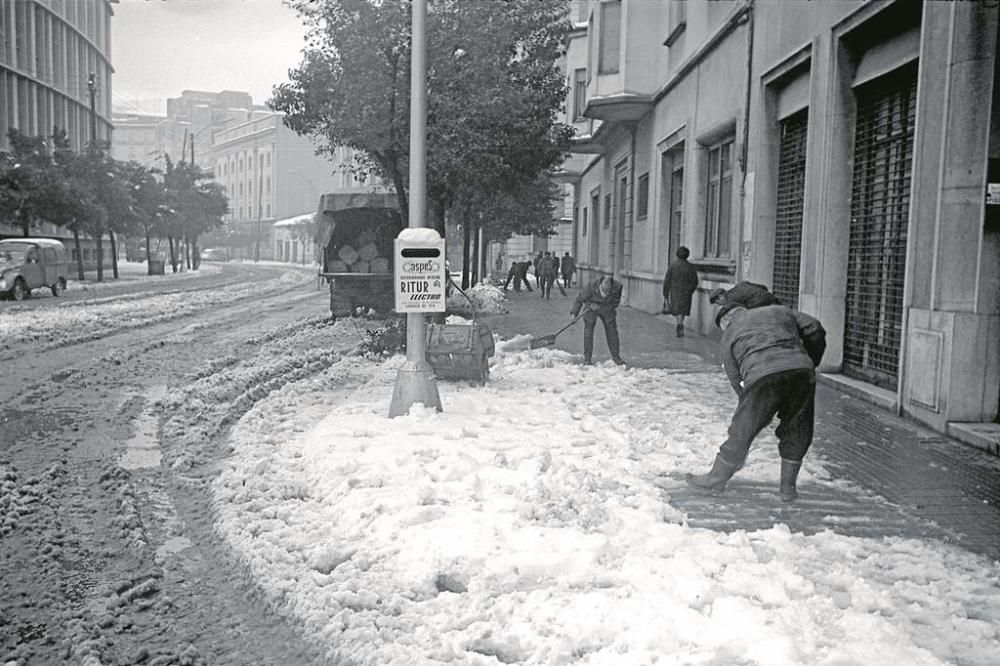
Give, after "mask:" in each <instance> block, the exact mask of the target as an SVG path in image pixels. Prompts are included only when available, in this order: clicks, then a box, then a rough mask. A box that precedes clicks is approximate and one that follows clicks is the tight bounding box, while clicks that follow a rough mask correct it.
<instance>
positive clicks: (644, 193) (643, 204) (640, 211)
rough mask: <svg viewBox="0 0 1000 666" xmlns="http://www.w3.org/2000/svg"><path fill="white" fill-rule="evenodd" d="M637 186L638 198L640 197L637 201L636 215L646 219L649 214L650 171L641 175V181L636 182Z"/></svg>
mask: <svg viewBox="0 0 1000 666" xmlns="http://www.w3.org/2000/svg"><path fill="white" fill-rule="evenodd" d="M636 186H637V187H638V188H639V191H638V192H636V198H637V199H638V201H637V202H636V212H635V216H636V218H638V219H640V220H644V219H646V216H647V215H649V173H648V172H647V173H644V174H642V175H641V176H639V182H638V183H636Z"/></svg>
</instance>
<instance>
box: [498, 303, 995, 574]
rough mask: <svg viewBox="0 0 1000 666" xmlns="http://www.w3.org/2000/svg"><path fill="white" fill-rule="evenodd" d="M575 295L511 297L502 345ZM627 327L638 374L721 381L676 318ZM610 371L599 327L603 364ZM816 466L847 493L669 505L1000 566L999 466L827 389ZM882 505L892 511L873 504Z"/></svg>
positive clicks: (542, 326)
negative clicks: (678, 332) (949, 547)
mask: <svg viewBox="0 0 1000 666" xmlns="http://www.w3.org/2000/svg"><path fill="white" fill-rule="evenodd" d="M577 294H579V289H577V288H573V289H570V290H568V294H567V296H562V295H561V294H559V292H558V290H556V291H555V292H554V293H553V295H552V297H551V299H542V298H541V297H540V295H539V293H538V291H534V292H530V293H529V292H521V293H517V292H514V291H513V290H511V291H509V292H507V297H508V307H509V309H510V312H509V313H508V314H506V315H497V316H494V317H492V318H490V321H489V323H490V325H491V326H493V328H494V330H495V331H496V332H497V333H498V334H499V335H500V336H501V337H511V336H513V335H516V334H520V333H531V334H533V335H535V336H540V335H545V334H547V333H552V332H555V331H557V330H558V329H559V328H561V327H562V326H563V325H565V324H566V323H567V322H568V321H569V319H570V315H569V310H570V308H571V307H572V304H573V299H574V298H575V297H576V296H577ZM618 326H619V331H620V333H621V339H622V357H623V358H624V359H625V361H626V363H627V364H628V366H629V367H635V368H664V369H668V370H673V371H676V372H679V373H680V372H683V373H721V372H722V369H721V360H720V357H719V354H718V351H717V348H718V343H717V341H716V340H712V339H710V338H707V337H703V336H699V335H697V334H693V333H690V332H689V333H688V336H687V337H684V338H676V337H674V320H673V318H672V317H669V316H664V315H651V314H649V313H646V312H642V311H639V310H634V309H632V308H627V307H623V308H620V309H619V311H618ZM555 347H557V348H558V349H562V350H564V351H568V352H571V353H574V354H580V355H581V356H582V353H583V326H582V324H581V323H578V324H576V325H574V326H573V327H571V328H569V329H568V330H566V331H565V332H564V333H562V334H561V335H560V336H559V337H558V338H557V340H556V344H555ZM607 359H608V352H607V345H606V343H605V341H604V332H603V330H602V327H601V325H600V323H598V326H597V331H596V333H595V339H594V360H595V361H596V362H598V363H600V362H602V361H605V360H607ZM720 443H721V442H720ZM751 455H753V454H752V453H751ZM810 460H821V461H822V463H823V466H824V467H826V469H827V470H828V471H829V472H830V473H831V475H832V476H833V478H834V479H838V480H841V481H843V482H845V483H841V484H837V485H836V489H835V490H833V491H828V490H827V489H826V488H825V487H824V492H823V494H822V495H820V494H818V493H811V492H810V488H809V486H808V485H805V486H804V487H802V488H800V490H801V495H800V499H799V500H798V501H796V502H795V503H793V504H791V505H787V504H782V503H781V502H780V501H778V500H777V498H776V494H775V493H774V489H773V488H771V487H769V486H768V487H762V486H761V484H759V483H752V482H747V481H741V480H740V477H739V475H737V476H736V477H735V478H734V479H733V481H732V482H731V483H730V485H729V486H728V487H727V491H726V492H725V493H724V494H723V495H721V496H718V497H713V496H706V495H701V494H699V493H695V492H691V493H682V494H678V493H676V492H674V493H672V494H671V498H672V499H671V503H672V504H673V505H674V506H675V507H676V508H678V509H680V510H682V511H684V512H685V513H686V514H687V515H688V522H689V524H691V525H693V526H699V527H708V528H712V529H718V530H723V531H730V530H735V529H767V528H770V527H772V526H773V525H775V524H778V523H784V524H787V525H788V526H789V528H790V529H792V530H793V531H800V532H804V533H810V534H811V533H815V532H821V531H823V530H832V531H834V532H837V533H841V534H846V535H853V536H866V537H875V538H879V537H909V538H936V539H941V540H944V541H949V542H952V543H954V544H956V545H957V546H959V547H961V548H963V549H966V550H968V551H971V552H974V553H978V554H981V555H986V556H987V557H990V558H993V559H997V560H1000V459H997V458H995V457H992V456H990V455H989V454H987V453H985V452H983V451H981V450H979V449H976V448H972V447H970V446H967V445H965V444H962V443H961V442H959V441H958V440H955V439H951V438H949V437H947V436H945V435H942V434H940V433H937V432H934V431H932V430H929V429H927V428H924V427H923V426H921V425H919V424H917V423H914V422H912V421H909V420H906V419H903V418H899V417H897V416H895V415H894V414H892V413H890V412H887V411H883V410H881V409H880V408H878V407H875V406H873V405H871V404H869V403H868V402H865V401H862V400H860V399H857V398H855V397H852V396H849V395H847V394H844V393H841V392H840V391H837V390H836V389H834V388H831V387H829V386H826V385H823V384H819V385H817V389H816V432H815V438H814V441H813V446H812V448H811V450H810V453H809V456H807V458H806V462H805V464H806V466H808V465H809V463H810ZM697 471H703V470H697ZM879 496H880V497H882V498H884V499H885V500H888V503H884V502H877V501H873V500H874V498H875V497H879Z"/></svg>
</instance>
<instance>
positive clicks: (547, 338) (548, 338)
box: [531, 309, 587, 349]
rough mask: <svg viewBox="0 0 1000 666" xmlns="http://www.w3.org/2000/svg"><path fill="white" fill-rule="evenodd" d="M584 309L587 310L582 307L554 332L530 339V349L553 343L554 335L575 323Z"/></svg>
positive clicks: (554, 341)
mask: <svg viewBox="0 0 1000 666" xmlns="http://www.w3.org/2000/svg"><path fill="white" fill-rule="evenodd" d="M586 311H587V310H586V309H584V310H583V311H582V312H580V314H578V315H577V316H575V317H573V319H572V320H570V322H569V323H568V324H566V325H565V326H563V327H562V328H560V329H559V330H558V331H556V332H555V333H552V334H550V335H543V336H542V337H540V338H535V339H534V340H532V341H531V348H532V349H540V348H542V347H548V346H549V345H554V344H555V343H556V336H557V335H559V334H560V333H562V332H563V331H565V330H566V329H567V328H569V327H570V326H572V325H573V324H575V323H576V322H577V320H578V319H579V318H580V317H582V316H583V313H584V312H586Z"/></svg>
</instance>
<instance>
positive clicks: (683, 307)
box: [663, 259, 698, 316]
mask: <svg viewBox="0 0 1000 666" xmlns="http://www.w3.org/2000/svg"><path fill="white" fill-rule="evenodd" d="M696 289H698V269H697V268H695V267H694V266H692V265H691V262H689V261H688V260H687V259H678V260H677V261H675V262H674V263H672V264H670V267H669V268H667V274H666V275H664V276H663V298H666V299H669V301H670V314H672V315H684V316H688V315H690V314H691V297H692V296H693V295H694V292H695V290H696Z"/></svg>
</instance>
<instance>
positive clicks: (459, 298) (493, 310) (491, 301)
mask: <svg viewBox="0 0 1000 666" xmlns="http://www.w3.org/2000/svg"><path fill="white" fill-rule="evenodd" d="M463 291H464V292H465V296H463V295H462V293H461V292H460V291H458V289H455V290H453V291H452V293H451V296H449V297H448V310H449V311H450V312H458V313H461V314H465V315H468V316H470V317H471V316H472V315H473V313H474V314H476V315H490V314H503V313H505V312H507V305H506V303H505V301H506V300H507V297H506V295H505V294H504V292H503V290H502V289H500V288H499V287H497V286H496V285H492V284H477V285H476V286H474V287H469V288H468V289H465V290H463ZM466 296H468V298H466ZM470 301H471V303H470Z"/></svg>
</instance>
